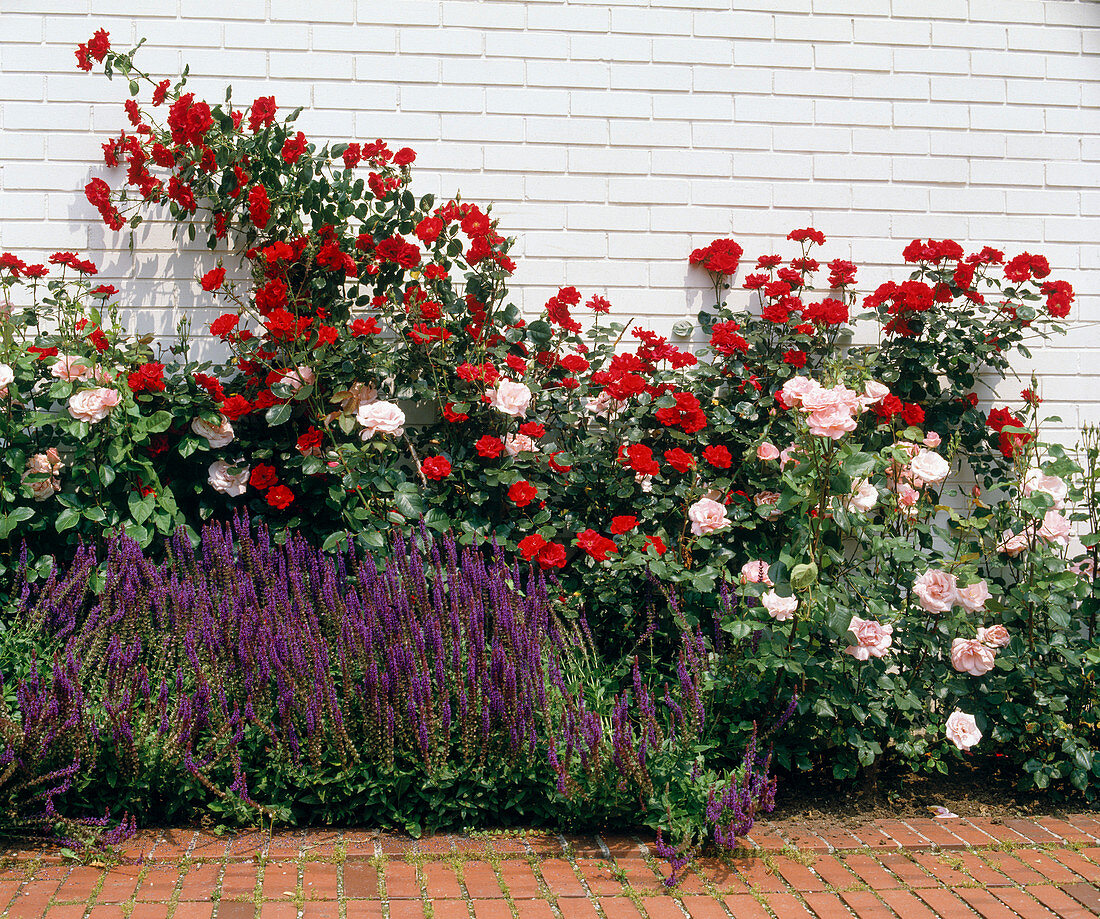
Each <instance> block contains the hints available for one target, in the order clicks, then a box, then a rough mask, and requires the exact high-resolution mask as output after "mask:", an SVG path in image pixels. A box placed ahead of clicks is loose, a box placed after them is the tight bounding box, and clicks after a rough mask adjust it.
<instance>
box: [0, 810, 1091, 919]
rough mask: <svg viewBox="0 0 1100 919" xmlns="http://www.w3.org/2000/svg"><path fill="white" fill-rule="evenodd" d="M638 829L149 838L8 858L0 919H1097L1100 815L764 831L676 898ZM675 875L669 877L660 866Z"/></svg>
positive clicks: (700, 866) (709, 865)
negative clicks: (109, 852) (82, 851)
mask: <svg viewBox="0 0 1100 919" xmlns="http://www.w3.org/2000/svg"><path fill="white" fill-rule="evenodd" d="M646 842H647V840H646V839H645V838H643V837H634V838H630V837H612V836H604V837H586V838H585V837H572V838H565V837H560V836H553V835H546V834H540V833H515V834H484V835H476V836H435V837H429V838H425V839H420V840H412V839H408V838H403V837H399V836H392V835H384V834H378V833H370V832H364V831H351V830H346V831H331V830H325V831H295V832H285V833H283V832H277V833H275V834H274V835H266V834H262V833H255V832H253V833H240V834H238V835H236V836H233V837H217V836H213V835H210V834H207V833H204V832H202V831H193V830H161V831H146V832H143V833H141V834H140V835H139V836H138V837H137V838H135V839H133V840H131V841H130V842H128V843H126V844H125V845H124V846H123V847H122V848H121V850H120V851H119V853H118V862H117V864H112V865H109V866H107V865H102V864H70V863H68V862H66V861H65V860H63V859H62V858H61V857H60V856H59V855H58V854H57V853H56V852H53V851H50V850H48V849H33V850H7V851H0V919H787V917H793V919H833V917H848V919H851V917H857V919H928V917H936V916H941V917H949V919H954V917H981V919H1052V917H1058V919H1086V917H1095V916H1100V820H1097V819H1096V818H1095V816H1092V815H1087V814H1071V815H1068V816H1066V815H1063V816H1062V817H1058V818H1056V817H1040V818H1038V819H1036V820H1029V819H1012V820H1005V821H1002V822H994V821H988V820H977V819H975V820H965V819H961V818H959V819H948V820H934V819H931V818H929V819H912V820H910V819H905V820H879V821H875V822H874V824H873V825H868V826H866V827H855V828H853V827H849V828H846V829H843V830H841V829H838V828H836V827H835V826H834V827H826V826H823V825H822V826H818V825H814V824H812V823H809V822H797V821H785V822H783V823H776V824H769V823H767V822H764V823H761V824H758V825H757V827H756V828H755V830H754V831H753V834H752V838H751V840H750V841H749V842H748V843H747V844H746V846H745V848H744V849H743V850H742V851H740V852H738V853H736V854H734V855H731V856H727V857H722V858H718V857H713V856H707V857H705V858H701V859H698V860H697V861H696V862H695V863H694V864H693V865H692V867H691V869H690V870H688V871H687V873H686V874H685V876H684V878H683V881H682V883H681V884H680V885H679V886H677V887H676V888H673V889H672V890H668V889H666V888H665V887H664V885H663V883H662V880H663V877H662V874H661V871H662V869H664V868H665V866H664V865H663V864H662V863H660V862H658V861H657V860H655V859H654V858H653V855H652V851H651V850H650V849H649V848H648V847H647V845H646ZM666 873H667V871H666Z"/></svg>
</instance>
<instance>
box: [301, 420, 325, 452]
mask: <svg viewBox="0 0 1100 919" xmlns="http://www.w3.org/2000/svg"><path fill="white" fill-rule="evenodd" d="M324 437H325V435H324V434H322V433H321V432H320V431H318V430H317V429H316V428H312V427H311V428H310V429H309V430H308V431H306V432H305V433H304V434H303V435H302V436H301V437H299V438H298V443H297V444H296V446H297V448H298V452H299V453H301V454H302V455H303V456H305V455H306V454H309V453H313V452H314V451H315V450H318V449H320V446H321V442H322V441H323V440H324Z"/></svg>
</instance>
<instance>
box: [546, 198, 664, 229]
mask: <svg viewBox="0 0 1100 919" xmlns="http://www.w3.org/2000/svg"><path fill="white" fill-rule="evenodd" d="M650 212H651V209H650V208H648V207H646V206H644V205H635V206H633V207H627V206H612V205H593V204H570V205H569V206H568V207H567V208H566V211H565V221H564V226H566V227H568V228H569V229H570V230H620V231H621V230H633V231H638V232H644V231H647V230H648V229H649V215H650Z"/></svg>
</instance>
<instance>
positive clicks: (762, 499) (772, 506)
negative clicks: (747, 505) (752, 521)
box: [752, 491, 783, 520]
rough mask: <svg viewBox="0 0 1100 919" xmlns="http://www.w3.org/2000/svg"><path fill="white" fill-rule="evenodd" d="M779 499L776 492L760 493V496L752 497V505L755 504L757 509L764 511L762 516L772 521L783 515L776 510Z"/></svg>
mask: <svg viewBox="0 0 1100 919" xmlns="http://www.w3.org/2000/svg"><path fill="white" fill-rule="evenodd" d="M780 497H781V496H780V494H779V492H777V491H762V492H760V494H758V495H754V496H753V499H752V503H753V504H755V505H756V507H757V508H763V509H765V514H764V516H765V517H766V518H767V519H768V520H774V519H775V518H776V517H778V516H779V515H780V514H781V513H783V512H782V511H780V510H778V509H777V508H776V505H777V504H778V503H779V498H780Z"/></svg>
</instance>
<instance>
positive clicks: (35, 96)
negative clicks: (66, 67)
mask: <svg viewBox="0 0 1100 919" xmlns="http://www.w3.org/2000/svg"><path fill="white" fill-rule="evenodd" d="M0 73H3V75H4V76H3V86H4V100H5V102H36V101H40V100H41V99H42V98H43V96H44V95H45V93H46V79H47V78H46V77H44V76H42V75H41V74H35V73H7V72H5V71H3V70H2V69H0Z"/></svg>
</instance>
